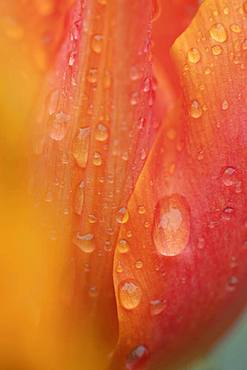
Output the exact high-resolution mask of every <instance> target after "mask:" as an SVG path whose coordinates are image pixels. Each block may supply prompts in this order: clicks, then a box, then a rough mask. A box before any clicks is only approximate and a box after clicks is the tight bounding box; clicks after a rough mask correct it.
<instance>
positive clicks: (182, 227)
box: [153, 194, 190, 256]
mask: <svg viewBox="0 0 247 370" xmlns="http://www.w3.org/2000/svg"><path fill="white" fill-rule="evenodd" d="M189 236H190V212H189V207H188V204H187V201H186V199H185V198H184V197H183V196H181V195H179V194H172V195H171V196H167V197H164V198H162V199H161V200H160V201H159V202H158V203H157V205H156V207H155V212H154V224H153V240H154V244H155V246H156V249H157V251H158V253H160V254H162V255H164V256H176V255H179V254H180V253H181V252H182V251H183V250H184V249H185V247H186V246H187V244H188V241H189Z"/></svg>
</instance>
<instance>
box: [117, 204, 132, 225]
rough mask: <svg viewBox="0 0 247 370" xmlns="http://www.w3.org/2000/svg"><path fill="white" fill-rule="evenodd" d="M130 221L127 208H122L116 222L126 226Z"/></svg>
mask: <svg viewBox="0 0 247 370" xmlns="http://www.w3.org/2000/svg"><path fill="white" fill-rule="evenodd" d="M128 219H129V212H128V210H127V209H126V208H125V207H122V208H120V209H119V211H118V213H117V215H116V221H117V222H118V223H119V224H126V222H128Z"/></svg>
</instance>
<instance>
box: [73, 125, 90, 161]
mask: <svg viewBox="0 0 247 370" xmlns="http://www.w3.org/2000/svg"><path fill="white" fill-rule="evenodd" d="M89 138H90V128H89V127H84V128H80V129H79V131H78V133H77V135H76V137H75V139H74V141H73V147H72V154H73V157H74V158H75V160H76V163H77V164H78V166H80V167H82V168H85V167H86V165H87V160H88V151H89Z"/></svg>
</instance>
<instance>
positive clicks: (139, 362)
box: [126, 345, 149, 370]
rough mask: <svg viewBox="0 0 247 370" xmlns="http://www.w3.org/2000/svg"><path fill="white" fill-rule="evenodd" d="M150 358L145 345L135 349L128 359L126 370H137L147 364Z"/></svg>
mask: <svg viewBox="0 0 247 370" xmlns="http://www.w3.org/2000/svg"><path fill="white" fill-rule="evenodd" d="M148 358H149V350H148V348H147V347H146V346H144V345H139V346H137V347H135V348H134V349H133V350H132V351H131V352H130V353H129V354H128V356H127V358H126V369H128V370H137V369H139V368H140V367H141V366H143V365H144V364H145V362H146V361H147V359H148Z"/></svg>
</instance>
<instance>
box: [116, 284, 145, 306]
mask: <svg viewBox="0 0 247 370" xmlns="http://www.w3.org/2000/svg"><path fill="white" fill-rule="evenodd" d="M141 298H142V290H141V288H140V286H139V285H138V284H137V283H136V281H134V280H125V281H122V282H121V283H120V285H119V300H120V303H121V305H122V307H123V308H125V309H126V310H133V309H134V308H136V307H137V306H138V305H139V304H140V302H141Z"/></svg>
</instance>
